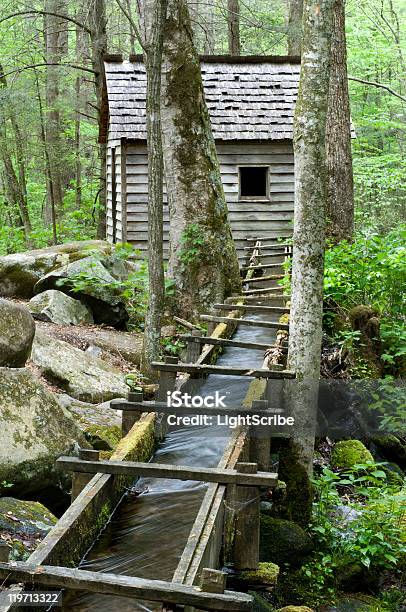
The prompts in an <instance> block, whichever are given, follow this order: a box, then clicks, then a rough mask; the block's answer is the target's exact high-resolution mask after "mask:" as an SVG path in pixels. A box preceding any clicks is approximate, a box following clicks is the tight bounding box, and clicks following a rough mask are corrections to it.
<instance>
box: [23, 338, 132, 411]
mask: <svg viewBox="0 0 406 612" xmlns="http://www.w3.org/2000/svg"><path fill="white" fill-rule="evenodd" d="M31 359H32V361H33V363H35V365H37V366H38V367H39V368H40V369H41V371H42V373H43V375H44V376H45V378H47V379H48V380H49V381H51V382H53V383H54V384H56V385H57V386H58V387H59V388H60V389H61V390H63V391H65V392H66V393H67V394H68V395H71V396H72V397H74V398H75V399H78V400H81V401H83V402H90V403H92V404H98V403H100V402H105V401H107V400H110V399H113V398H116V397H125V396H126V394H127V393H128V391H129V388H128V386H127V385H126V384H125V382H124V377H123V374H122V373H121V372H120V370H118V369H117V368H114V367H113V366H111V365H109V364H108V363H106V362H105V361H102V360H101V359H98V358H97V357H93V356H92V355H90V354H89V353H86V352H84V351H81V350H80V349H77V348H75V347H73V346H71V345H70V344H68V343H67V342H63V341H62V340H56V339H55V338H53V337H51V336H48V335H47V334H44V333H42V332H39V331H37V333H36V335H35V339H34V343H33V347H32V354H31Z"/></svg>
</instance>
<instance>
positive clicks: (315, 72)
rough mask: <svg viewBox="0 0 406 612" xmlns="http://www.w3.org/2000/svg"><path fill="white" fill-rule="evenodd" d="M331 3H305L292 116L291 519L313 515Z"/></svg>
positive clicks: (286, 463) (285, 467) (287, 470)
mask: <svg viewBox="0 0 406 612" xmlns="http://www.w3.org/2000/svg"><path fill="white" fill-rule="evenodd" d="M333 2H334V0H305V2H304V20H303V52H302V68H301V75H300V85H299V93H298V99H297V103H296V110H295V119H294V153H295V216H294V235H293V261H292V291H291V293H292V300H291V313H290V329H289V352H288V367H289V368H290V369H293V370H294V371H295V372H296V376H297V378H296V380H295V381H294V382H293V383H292V384H290V385H289V392H288V397H289V405H290V406H291V408H292V410H293V414H294V417H295V429H294V432H293V435H292V437H291V438H290V441H289V448H288V449H287V451H286V452H285V453H284V455H283V457H282V459H281V462H280V469H281V479H282V480H285V482H286V484H287V491H288V508H287V514H288V516H289V518H291V519H293V520H296V521H297V522H299V523H302V524H306V523H307V522H308V520H309V518H310V514H311V506H312V489H311V483H310V477H311V475H312V467H313V452H314V435H315V420H316V407H317V396H318V380H319V375H320V353H321V337H322V314H323V276H324V248H325V205H326V172H325V129H326V115H327V102H328V91H329V73H330V54H331V30H332V11H333Z"/></svg>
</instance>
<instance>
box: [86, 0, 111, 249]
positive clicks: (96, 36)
mask: <svg viewBox="0 0 406 612" xmlns="http://www.w3.org/2000/svg"><path fill="white" fill-rule="evenodd" d="M89 23H90V29H91V33H90V39H91V40H90V42H91V47H92V68H93V70H94V71H95V72H96V74H95V92H96V102H97V119H98V125H99V130H100V129H101V125H102V117H101V112H102V108H101V105H102V93H103V75H104V63H103V58H104V55H105V54H106V53H107V30H106V24H107V18H106V3H105V0H92V2H91V3H90V4H89ZM106 161H107V146H106V145H105V144H104V143H101V142H100V139H99V169H100V170H99V194H98V195H99V214H98V225H97V237H98V238H100V239H102V240H104V239H105V237H106Z"/></svg>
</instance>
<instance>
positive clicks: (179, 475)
mask: <svg viewBox="0 0 406 612" xmlns="http://www.w3.org/2000/svg"><path fill="white" fill-rule="evenodd" d="M269 416H270V415H269ZM56 466H57V467H58V469H60V470H65V471H67V472H81V473H84V474H118V475H122V476H131V477H138V476H145V477H147V478H170V479H174V480H198V481H203V482H218V483H219V484H233V485H241V486H244V487H268V486H272V485H273V484H275V483H276V480H277V474H272V473H269V472H257V473H256V474H240V473H239V472H238V471H237V470H224V469H219V468H205V467H203V468H202V467H195V466H188V465H175V464H168V463H140V462H137V461H111V460H108V461H91V460H89V461H84V460H82V459H78V458H77V457H68V456H67V457H60V458H59V459H57V460H56Z"/></svg>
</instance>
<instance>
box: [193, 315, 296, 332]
mask: <svg viewBox="0 0 406 612" xmlns="http://www.w3.org/2000/svg"><path fill="white" fill-rule="evenodd" d="M200 319H201V320H202V321H212V322H214V323H237V324H238V325H247V326H248V327H266V328H269V329H286V330H289V325H287V324H286V323H278V322H277V321H262V320H258V321H256V320H255V319H236V318H233V319H229V318H228V317H217V316H214V315H200Z"/></svg>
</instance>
